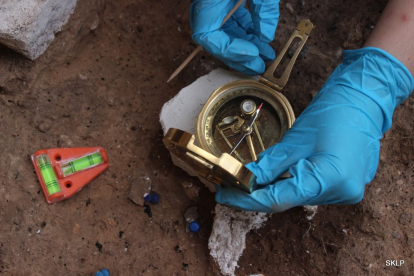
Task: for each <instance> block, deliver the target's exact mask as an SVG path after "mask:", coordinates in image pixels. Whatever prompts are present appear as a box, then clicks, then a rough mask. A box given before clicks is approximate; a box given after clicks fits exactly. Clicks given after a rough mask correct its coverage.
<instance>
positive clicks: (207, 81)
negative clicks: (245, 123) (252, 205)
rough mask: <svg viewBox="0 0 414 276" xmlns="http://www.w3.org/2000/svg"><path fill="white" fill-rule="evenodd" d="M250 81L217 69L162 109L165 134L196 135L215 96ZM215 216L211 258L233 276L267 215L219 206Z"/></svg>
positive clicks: (184, 89) (235, 73)
mask: <svg viewBox="0 0 414 276" xmlns="http://www.w3.org/2000/svg"><path fill="white" fill-rule="evenodd" d="M248 78H252V77H247V76H245V75H242V74H240V73H237V72H228V71H226V70H223V69H217V70H214V71H212V72H211V73H210V74H208V75H206V76H203V77H201V78H199V79H197V80H196V81H195V82H193V83H192V84H190V85H189V86H187V87H185V88H183V89H182V90H181V91H180V92H179V93H178V95H176V96H175V97H174V98H173V99H171V100H170V101H168V102H167V103H165V104H164V106H163V107H162V110H161V115H160V122H161V125H162V128H163V131H164V134H166V133H167V131H168V129H169V128H178V129H181V130H184V131H187V132H189V133H192V134H195V125H196V121H197V116H198V114H199V113H200V111H201V109H202V108H203V106H204V104H205V103H206V101H207V99H208V98H209V96H210V95H211V93H212V92H213V91H214V90H216V89H217V88H219V87H220V86H222V85H224V84H226V83H229V82H231V81H235V80H239V79H248ZM253 79H254V78H253ZM172 158H173V156H172ZM173 161H174V158H173ZM195 176H197V175H195ZM199 179H200V180H201V182H203V183H204V184H206V186H207V187H209V188H210V190H211V191H212V192H214V188H212V187H210V186H209V185H208V183H206V181H205V180H204V179H203V178H199ZM212 196H213V195H212ZM215 212H216V216H215V218H214V224H213V231H212V234H211V236H210V239H209V248H210V254H211V256H212V257H213V258H214V260H215V261H216V262H217V264H218V265H219V267H220V270H221V273H222V274H223V275H233V274H234V271H235V269H236V266H237V261H238V260H239V258H240V256H241V255H242V253H243V250H244V249H245V247H246V234H247V233H248V232H249V231H251V230H253V229H258V228H260V227H261V226H262V225H263V224H264V222H265V221H266V220H267V218H268V216H267V215H266V214H265V213H256V212H240V211H237V210H234V209H231V208H228V207H225V206H222V205H219V204H217V205H216V211H215Z"/></svg>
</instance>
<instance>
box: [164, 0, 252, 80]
mask: <svg viewBox="0 0 414 276" xmlns="http://www.w3.org/2000/svg"><path fill="white" fill-rule="evenodd" d="M243 3H244V0H239V2H237V4H236V5H235V6H234V7H233V8H232V9H231V10H230V12H229V13H228V14H227V15H226V17H224V19H223V22H221V25H220V28H221V27H222V26H223V25H224V23H226V21H227V20H228V19H229V18H230V17H231V16H232V15H233V13H234V12H235V11H236V10H237V9H238V8H239V7H240V6H241V4H243ZM201 49H202V47H201V46H200V45H199V46H198V47H197V48H195V49H194V51H193V52H192V53H191V54H190V55H189V56H188V57H187V58H186V59H185V60H184V62H183V63H181V65H180V66H178V68H177V69H175V71H174V73H172V75H171V76H170V78H169V79H168V80H167V82H169V81H170V80H172V79H173V78H175V76H177V75H178V73H180V72H181V70H183V69H184V67H185V66H186V65H187V64H188V63H189V62H190V60H192V59H193V57H195V55H197V53H198V52H200V50H201Z"/></svg>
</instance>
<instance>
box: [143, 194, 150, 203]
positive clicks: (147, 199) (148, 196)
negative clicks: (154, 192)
mask: <svg viewBox="0 0 414 276" xmlns="http://www.w3.org/2000/svg"><path fill="white" fill-rule="evenodd" d="M151 198H152V196H151V195H150V194H147V195H146V196H144V201H145V202H150V201H151Z"/></svg>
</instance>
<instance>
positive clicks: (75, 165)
mask: <svg viewBox="0 0 414 276" xmlns="http://www.w3.org/2000/svg"><path fill="white" fill-rule="evenodd" d="M32 163H33V166H34V168H35V170H36V174H37V176H38V178H39V181H40V185H41V186H42V190H43V193H44V194H45V196H46V200H47V203H49V204H52V203H56V202H58V201H61V200H64V199H66V198H69V197H71V196H72V195H74V194H75V193H76V192H78V191H79V190H81V189H82V188H83V186H85V185H86V184H88V183H89V182H90V181H92V180H93V179H94V178H95V177H97V176H98V175H99V174H101V173H102V172H103V171H104V170H105V169H106V168H108V167H109V163H108V157H107V156H106V152H105V150H104V149H103V148H101V147H95V148H62V149H48V150H45V149H44V150H39V151H37V152H35V153H34V154H33V155H32Z"/></svg>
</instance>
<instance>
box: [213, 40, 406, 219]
mask: <svg viewBox="0 0 414 276" xmlns="http://www.w3.org/2000/svg"><path fill="white" fill-rule="evenodd" d="M413 89H414V79H413V77H412V75H411V74H410V72H409V71H408V70H407V69H406V67H405V66H404V65H403V64H402V63H401V62H399V61H398V60H397V59H395V58H394V57H392V56H391V55H390V54H388V53H386V52H385V51H383V50H380V49H377V48H362V49H359V50H353V51H345V52H344V60H343V63H342V64H340V65H339V66H338V68H337V69H336V70H335V71H334V72H333V73H332V75H331V76H330V77H329V79H328V80H327V82H326V83H325V85H324V86H323V87H322V89H321V91H320V92H319V93H318V95H317V96H316V97H315V98H314V99H313V100H312V102H311V103H310V105H309V106H308V108H306V110H305V111H304V112H303V113H302V114H301V116H299V118H298V119H297V120H296V122H295V123H294V125H293V126H292V128H291V129H290V130H289V131H288V132H287V133H286V134H285V135H284V137H283V138H282V140H281V141H280V143H278V144H276V145H275V146H273V147H271V148H269V149H267V150H266V151H265V152H263V153H261V154H260V155H259V158H258V160H257V161H256V162H255V163H250V164H248V165H247V168H249V170H251V171H252V172H253V173H254V174H255V175H257V183H258V186H259V188H258V189H257V190H256V191H254V192H253V193H252V194H247V193H245V192H242V191H238V190H236V189H231V188H225V187H217V194H216V200H217V202H219V203H221V204H225V205H228V206H231V207H234V208H237V209H242V210H248V211H260V212H268V213H274V212H281V211H284V210H287V209H289V208H292V207H295V206H302V205H321V204H334V203H336V204H353V203H357V202H359V201H360V200H362V198H363V196H364V189H365V185H366V184H367V183H369V182H370V181H372V179H373V178H374V176H375V172H376V170H377V165H378V160H379V150H380V142H379V140H380V139H381V137H382V134H383V133H384V132H385V131H387V130H388V129H389V128H390V127H391V123H392V114H393V112H394V110H395V108H396V106H398V105H399V104H400V103H401V102H402V101H404V100H405V99H407V97H408V96H409V95H410V93H411V92H412V90H413ZM286 171H289V173H290V174H291V175H292V177H290V178H288V179H284V180H277V179H278V177H280V176H281V175H282V174H283V173H284V172H286Z"/></svg>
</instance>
